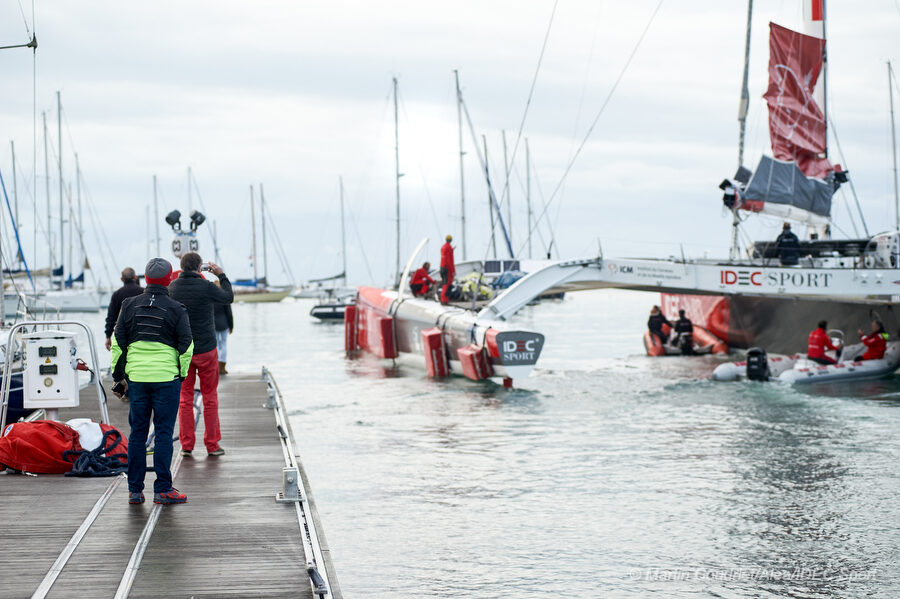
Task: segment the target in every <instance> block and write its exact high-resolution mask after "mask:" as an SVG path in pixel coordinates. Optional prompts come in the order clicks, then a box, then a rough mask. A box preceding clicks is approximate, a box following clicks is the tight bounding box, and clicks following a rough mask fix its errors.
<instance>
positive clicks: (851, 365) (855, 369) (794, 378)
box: [778, 341, 900, 385]
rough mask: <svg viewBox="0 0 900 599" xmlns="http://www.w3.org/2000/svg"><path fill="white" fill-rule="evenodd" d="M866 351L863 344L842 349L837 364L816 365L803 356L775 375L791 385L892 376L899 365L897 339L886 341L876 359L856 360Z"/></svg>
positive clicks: (899, 344)
mask: <svg viewBox="0 0 900 599" xmlns="http://www.w3.org/2000/svg"><path fill="white" fill-rule="evenodd" d="M864 351H865V346H864V345H863V344H862V343H858V344H855V345H849V346H847V347H845V348H844V350H843V352H842V355H841V359H840V360H838V363H837V364H827V365H826V364H819V363H818V362H814V361H813V360H809V359H807V358H806V357H805V356H803V357H802V358H800V359H798V360H796V361H795V362H794V365H793V368H790V369H789V370H785V371H784V372H782V373H781V374H780V375H778V380H779V381H781V382H782V383H788V384H791V385H808V384H812V383H832V382H838V381H855V380H860V379H878V378H883V377H886V376H891V375H892V374H894V372H896V371H897V368H900V341H891V342H889V343H888V344H887V348H886V349H885V352H884V357H883V358H881V359H878V360H855V359H854V358H856V357H858V356H860V355H861V354H862V353H863V352H864Z"/></svg>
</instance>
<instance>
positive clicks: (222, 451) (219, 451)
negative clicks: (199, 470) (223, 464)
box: [206, 445, 225, 457]
mask: <svg viewBox="0 0 900 599" xmlns="http://www.w3.org/2000/svg"><path fill="white" fill-rule="evenodd" d="M206 455H211V456H214V457H218V456H220V455H225V448H224V447H222V446H221V445H220V446H219V447H217V448H216V449H214V450H212V451H209V452H207V454H206Z"/></svg>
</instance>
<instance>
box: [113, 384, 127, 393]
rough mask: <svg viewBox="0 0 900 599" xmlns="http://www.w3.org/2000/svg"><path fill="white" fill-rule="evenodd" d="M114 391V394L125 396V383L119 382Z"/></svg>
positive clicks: (114, 386)
mask: <svg viewBox="0 0 900 599" xmlns="http://www.w3.org/2000/svg"><path fill="white" fill-rule="evenodd" d="M112 390H113V393H118V394H119V395H122V394H124V393H125V381H119V382H118V383H116V384H115V385H113V388H112Z"/></svg>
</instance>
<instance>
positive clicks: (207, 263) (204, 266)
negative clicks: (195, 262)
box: [200, 262, 209, 270]
mask: <svg viewBox="0 0 900 599" xmlns="http://www.w3.org/2000/svg"><path fill="white" fill-rule="evenodd" d="M200 270H209V262H204V263H203V264H201V265H200Z"/></svg>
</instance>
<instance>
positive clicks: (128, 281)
mask: <svg viewBox="0 0 900 599" xmlns="http://www.w3.org/2000/svg"><path fill="white" fill-rule="evenodd" d="M143 292H144V290H143V289H142V288H141V285H140V283H138V278H137V273H135V272H134V269H133V268H131V267H128V268H126V269H124V270H123V271H122V286H121V287H119V288H118V289H116V290H115V291H114V292H113V294H112V297H111V298H109V308H107V309H106V349H107V350H108V349H109V348H110V347H111V346H112V335H113V328H114V327H115V326H116V319H118V318H119V310H121V309H122V302H123V301H125V299H126V298H129V297H134V296H135V295H140V294H141V293H143Z"/></svg>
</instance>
